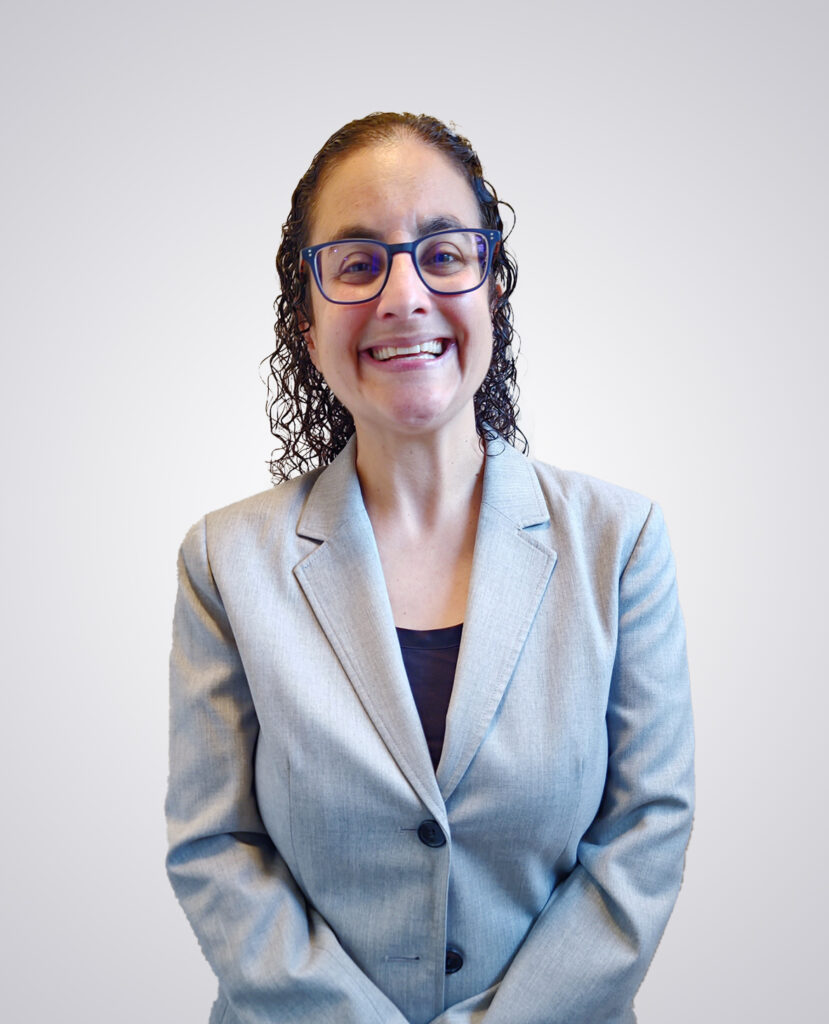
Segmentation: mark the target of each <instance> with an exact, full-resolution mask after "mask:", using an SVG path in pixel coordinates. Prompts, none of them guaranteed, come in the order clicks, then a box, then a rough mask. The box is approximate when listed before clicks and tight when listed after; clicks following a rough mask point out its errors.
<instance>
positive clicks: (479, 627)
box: [167, 441, 693, 1024]
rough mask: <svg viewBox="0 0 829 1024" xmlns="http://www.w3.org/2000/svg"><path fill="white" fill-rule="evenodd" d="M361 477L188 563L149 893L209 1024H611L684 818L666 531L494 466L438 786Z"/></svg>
mask: <svg viewBox="0 0 829 1024" xmlns="http://www.w3.org/2000/svg"><path fill="white" fill-rule="evenodd" d="M354 457H355V446H354V442H353V441H352V442H351V443H350V444H349V445H348V447H347V448H346V449H345V451H344V452H343V453H342V454H341V455H340V456H339V457H338V458H337V459H336V460H335V461H334V462H333V463H332V464H331V466H329V467H328V468H326V469H325V470H323V471H316V472H314V473H311V474H309V475H307V476H304V477H301V478H298V479H295V480H292V481H290V482H289V483H286V484H282V485H280V486H279V487H277V488H274V489H272V490H269V491H267V492H265V493H263V494H260V495H256V496H254V497H252V498H249V499H248V500H246V501H242V502H240V503H238V504H235V505H231V506H230V507H228V508H225V509H222V510H221V511H219V512H214V513H212V514H210V515H208V516H207V517H206V518H205V519H204V520H202V521H201V522H200V523H198V524H197V525H196V526H195V527H193V529H192V530H191V531H190V532H189V533H188V535H187V537H186V539H185V541H184V544H183V545H182V549H181V556H180V563H179V572H180V587H179V595H178V600H177V605H176V614H175V624H174V642H173V652H172V657H171V665H172V683H171V691H172V699H171V705H172V707H171V761H170V764H171V768H170V782H169V793H168V799H167V814H168V820H169V840H170V852H169V857H168V871H169V875H170V879H171V881H172V884H173V887H174V889H175V891H176V893H177V895H178V897H179V899H180V901H181V903H182V906H183V907H184V910H185V912H186V914H187V916H188V918H189V919H190V922H191V924H192V927H193V929H194V930H195V932H196V935H197V936H198V939H199V942H200V943H201V947H202V950H203V951H204V954H205V956H206V957H207V959H208V961H209V962H210V965H211V967H212V968H213V970H214V971H215V973H216V975H217V977H218V980H219V995H218V999H217V1001H216V1003H215V1005H214V1007H213V1013H212V1015H211V1018H210V1021H211V1024H287V1022H297V1024H312V1022H313V1024H321V1022H322V1024H327V1022H333V1024H376V1022H383V1024H404V1022H406V1021H408V1022H410V1024H427V1022H430V1021H434V1022H435V1024H438V1022H439V1024H472V1022H485V1024H611V1022H612V1024H628V1022H630V1021H633V1020H635V1018H634V1016H633V1010H632V1002H633V997H634V995H635V993H636V990H637V988H638V987H639V985H640V983H641V981H642V978H643V977H644V974H645V971H646V970H647V968H648V965H649V963H650V960H651V957H652V956H653V953H654V950H655V948H656V944H657V942H658V941H659V938H660V936H661V934H662V931H663V929H664V927H665V924H666V922H667V919H668V916H669V914H670V912H671V909H672V907H673V904H674V901H675V899H676V895H677V892H678V889H679V885H680V880H681V878H682V870H683V861H684V853H685V848H686V844H687V841H688V837H689V833H690V828H691V814H692V790H693V770H692V747H693V739H692V726H691V708H690V699H689V691H688V677H687V668H686V657H685V638H684V630H683V624H682V617H681V613H680V610H679V606H678V604H677V595H676V586H675V578H674V565H673V560H672V556H671V552H670V547H669V544H668V539H667V536H666V532H665V527H664V525H663V521H662V516H661V514H660V512H659V510H658V509H657V508H656V507H655V506H653V505H651V504H650V502H648V501H647V500H645V499H644V498H642V497H640V496H639V495H636V494H633V493H631V492H628V491H625V490H622V489H620V488H617V487H612V486H610V485H608V484H604V483H601V482H599V481H596V480H593V479H590V478H588V477H584V476H580V475H578V474H574V473H569V472H562V471H560V470H557V469H553V468H551V467H549V466H545V465H541V464H537V463H532V462H530V461H529V460H528V459H526V458H525V457H524V456H523V455H521V454H519V453H518V452H516V451H515V450H514V449H513V448H511V447H509V446H506V445H504V444H503V443H500V442H496V443H495V444H494V445H491V446H490V457H489V458H488V459H487V461H486V468H485V473H484V485H483V502H482V506H481V513H480V519H479V524H478V533H477V539H476V543H475V554H474V565H473V569H472V578H471V584H470V593H469V601H468V606H467V613H466V619H465V622H464V630H463V640H462V644H461V650H460V656H459V659H458V666H457V675H456V679H455V686H454V690H453V694H452V701H451V704H450V707H449V713H448V719H447V725H446V738H445V745H444V749H443V756H442V758H441V761H440V764H439V766H438V769H437V773H435V771H434V769H433V768H432V764H431V761H430V758H429V752H428V749H427V746H426V740H425V738H424V735H423V731H422V728H421V725H420V720H419V718H418V714H417V711H416V708H415V704H414V701H413V698H412V695H411V691H410V688H409V686H408V683H407V678H406V674H405V670H404V667H403V662H402V658H401V655H400V649H399V647H398V644H397V639H396V636H395V630H394V622H393V619H392V613H391V609H390V605H389V601H388V596H387V593H386V589H385V584H384V580H383V574H382V570H381V566H380V561H379V557H378V553H377V548H376V546H375V542H374V536H373V533H372V529H371V525H370V522H369V519H368V516H367V514H366V511H365V507H364V505H363V501H362V497H361V492H360V487H359V482H358V479H357V475H356V472H355V466H354ZM424 821H426V822H432V823H435V824H432V825H429V826H427V828H425V829H419V827H420V825H421V823H423V822H424ZM424 839H425V840H426V841H424ZM444 840H445V841H444ZM441 842H442V845H435V844H440V843H441ZM430 844H431V845H430ZM447 947H449V948H452V949H454V950H456V951H457V952H458V953H459V954H460V956H461V958H462V966H461V968H460V970H457V971H455V972H454V973H448V974H447V973H446V972H445V966H446V950H447ZM455 966H457V959H455Z"/></svg>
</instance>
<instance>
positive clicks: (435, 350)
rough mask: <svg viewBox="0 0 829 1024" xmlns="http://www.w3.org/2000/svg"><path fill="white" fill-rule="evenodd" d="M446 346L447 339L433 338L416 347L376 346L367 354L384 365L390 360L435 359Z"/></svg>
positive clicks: (447, 343) (441, 353)
mask: <svg viewBox="0 0 829 1024" xmlns="http://www.w3.org/2000/svg"><path fill="white" fill-rule="evenodd" d="M448 345H449V340H448V339H447V338H434V339H432V340H430V341H421V342H419V343H418V344H416V345H405V346H403V345H378V346H376V347H375V348H370V349H369V350H368V353H369V356H370V357H371V358H372V359H374V360H375V361H376V362H378V363H385V362H388V361H389V360H390V359H411V358H413V357H424V356H425V357H426V358H427V359H437V358H439V357H440V356H442V355H443V353H444V352H445V351H446V349H447V347H448Z"/></svg>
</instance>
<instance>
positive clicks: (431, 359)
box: [359, 335, 456, 372]
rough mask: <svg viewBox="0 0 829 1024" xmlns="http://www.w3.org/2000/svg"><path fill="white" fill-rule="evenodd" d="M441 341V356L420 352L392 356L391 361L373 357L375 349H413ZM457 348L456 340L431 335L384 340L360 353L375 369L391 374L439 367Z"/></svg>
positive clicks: (364, 360) (368, 346) (376, 342)
mask: <svg viewBox="0 0 829 1024" xmlns="http://www.w3.org/2000/svg"><path fill="white" fill-rule="evenodd" d="M431 341H440V342H442V343H443V345H444V349H443V352H441V354H440V355H433V354H431V353H428V352H418V353H416V354H413V355H408V356H403V357H400V356H397V357H395V356H392V357H391V358H390V359H384V360H377V359H375V358H374V357H373V356H372V354H371V353H372V350H373V349H375V348H395V349H398V348H399V349H406V348H412V347H413V346H415V345H423V344H425V343H426V342H431ZM455 347H456V343H455V339H454V338H451V337H446V336H443V335H430V336H429V337H419V338H401V337H396V338H384V339H382V340H380V341H375V342H374V343H373V344H372V345H367V346H366V347H365V348H363V349H361V350H360V352H359V357H360V359H361V360H362V361H363V362H365V363H368V364H369V365H370V366H372V367H373V368H375V369H378V370H385V371H391V372H399V371H405V370H415V369H424V368H426V367H430V366H438V365H440V364H441V363H443V361H444V360H445V359H446V357H447V355H449V353H450V352H451V351H452V350H453V349H454V348H455Z"/></svg>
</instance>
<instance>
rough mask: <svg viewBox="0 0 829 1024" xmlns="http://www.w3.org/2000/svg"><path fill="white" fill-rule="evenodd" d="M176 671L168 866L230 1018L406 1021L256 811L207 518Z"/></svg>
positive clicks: (173, 663)
mask: <svg viewBox="0 0 829 1024" xmlns="http://www.w3.org/2000/svg"><path fill="white" fill-rule="evenodd" d="M170 679H171V683H170V686H171V719H170V778H169V789H168V795H167V819H168V834H169V843H170V850H169V854H168V858H167V870H168V874H169V877H170V881H171V883H172V886H173V888H174V890H175V892H176V895H177V896H178V898H179V901H180V902H181V904H182V907H183V908H184V911H185V913H186V915H187V917H188V918H189V920H190V924H191V925H192V927H193V930H194V931H195V933H196V935H197V937H198V940H199V943H200V945H201V948H202V951H203V953H204V955H205V957H206V958H207V960H208V962H209V963H210V966H211V967H212V969H213V971H214V972H215V974H216V975H217V977H218V979H219V984H220V987H221V990H222V992H223V993H224V995H225V997H226V998H227V999H228V1000H229V1002H230V1004H231V1006H232V1009H233V1012H234V1014H235V1016H234V1017H233V1020H234V1021H236V1020H238V1021H240V1022H244V1024H273V1022H275V1021H277V1020H278V1021H284V1022H286V1024H288V1022H290V1024H306V1022H308V1024H310V1022H315V1024H317V1022H319V1021H326V1020H330V1021H337V1022H338V1024H405V1018H404V1017H403V1016H402V1014H401V1013H400V1011H399V1010H398V1009H397V1008H396V1007H395V1006H394V1004H393V1003H392V1002H391V1001H390V1000H389V999H388V998H387V997H386V996H385V995H384V994H383V993H382V992H381V991H380V990H379V989H378V988H377V987H376V986H375V985H374V984H373V983H372V982H371V981H370V980H369V979H368V978H367V977H366V976H365V975H364V974H363V972H362V971H361V970H360V969H359V968H358V967H357V965H356V964H355V963H354V962H353V961H352V960H351V959H350V958H349V957H348V956H347V954H346V953H345V952H344V950H343V949H342V947H341V946H340V944H339V942H338V941H337V938H336V936H335V935H334V933H333V932H332V931H331V929H330V928H329V927H328V925H327V924H326V922H325V921H324V920H323V919H322V917H321V916H320V915H319V914H318V913H317V912H316V911H315V910H314V909H313V907H310V906H308V905H307V904H306V901H305V900H304V898H303V895H302V893H301V892H300V890H299V888H298V886H297V884H296V882H295V881H294V879H293V878H292V877H291V874H290V872H289V871H288V869H287V867H286V865H285V863H284V861H283V860H282V858H281V857H280V855H279V852H278V851H277V850H276V848H275V847H274V845H273V843H272V842H271V840H270V837H269V836H268V834H267V831H266V829H265V827H264V825H263V824H262V821H261V819H260V817H259V812H258V809H257V805H256V798H255V795H254V778H253V771H254V762H253V758H254V750H255V746H256V740H257V736H258V722H257V718H256V712H255V710H254V707H253V702H252V699H251V695H250V691H249V688H248V685H247V681H246V678H245V673H244V670H243V667H242V664H241V660H240V657H239V653H238V650H237V648H236V644H235V641H234V638H233V634H232V631H231V628H230V624H229V622H228V619H227V615H226V614H225V611H224V608H223V605H222V601H221V598H220V596H219V593H218V591H217V589H216V586H215V583H214V581H213V578H212V575H211V572H210V566H209V562H208V556H207V547H206V540H205V530H204V524H203V523H202V524H200V526H198V527H194V528H193V530H191V531H190V533H189V534H188V536H187V538H186V539H185V542H184V544H183V545H182V550H181V553H180V557H179V591H178V598H177V601H176V612H175V619H174V625H173V650H172V655H171V659H170Z"/></svg>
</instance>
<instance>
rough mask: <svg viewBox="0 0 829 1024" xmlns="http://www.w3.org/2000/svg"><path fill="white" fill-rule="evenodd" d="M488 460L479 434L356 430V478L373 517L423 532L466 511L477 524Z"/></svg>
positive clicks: (463, 431)
mask: <svg viewBox="0 0 829 1024" xmlns="http://www.w3.org/2000/svg"><path fill="white" fill-rule="evenodd" d="M483 466H484V455H483V452H482V451H481V447H480V444H479V440H478V434H477V431H476V430H475V424H474V418H473V419H472V430H471V431H470V430H469V429H468V427H467V428H466V429H457V430H453V431H447V430H446V429H443V430H441V431H436V432H435V433H434V434H427V435H417V436H409V435H399V436H393V435H389V434H383V435H382V436H377V435H375V434H372V433H370V432H368V431H365V430H364V431H360V430H358V431H357V475H358V476H359V479H360V486H361V488H362V492H363V501H364V502H365V506H366V510H367V512H368V514H369V518H370V519H371V520H372V522H373V523H374V524H375V525H376V524H377V523H379V522H380V521H384V520H385V521H389V520H392V519H393V520H394V521H395V522H396V523H397V524H398V527H401V526H403V524H409V526H410V528H414V529H416V531H418V532H420V531H423V530H428V529H430V528H435V527H437V526H439V525H440V523H441V521H442V520H444V519H445V518H447V517H449V518H453V517H454V518H456V517H457V516H458V513H459V512H460V511H461V510H467V511H468V512H471V513H472V514H473V516H474V518H475V519H477V513H478V508H479V506H480V496H481V487H482V482H483Z"/></svg>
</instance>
